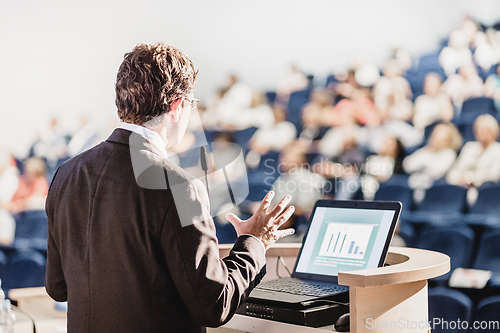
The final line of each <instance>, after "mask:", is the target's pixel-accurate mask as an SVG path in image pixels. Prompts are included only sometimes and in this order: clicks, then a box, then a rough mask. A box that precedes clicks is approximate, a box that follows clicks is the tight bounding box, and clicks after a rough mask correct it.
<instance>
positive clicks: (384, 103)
mask: <svg viewBox="0 0 500 333" xmlns="http://www.w3.org/2000/svg"><path fill="white" fill-rule="evenodd" d="M383 74H384V76H382V77H381V78H380V79H379V80H378V82H377V83H376V84H375V86H374V88H373V95H374V98H373V99H374V102H375V105H376V107H377V108H378V109H380V110H388V109H389V108H390V106H391V105H393V104H394V100H393V99H394V98H395V95H396V96H397V97H396V98H397V99H398V101H399V100H408V101H409V102H410V103H411V97H412V92H411V88H410V84H409V83H408V81H407V80H406V79H405V78H404V77H403V76H402V74H403V71H402V69H401V68H400V65H399V63H398V62H397V61H396V60H395V59H391V60H389V61H388V62H387V63H386V64H385V65H384V68H383ZM410 113H411V111H410Z"/></svg>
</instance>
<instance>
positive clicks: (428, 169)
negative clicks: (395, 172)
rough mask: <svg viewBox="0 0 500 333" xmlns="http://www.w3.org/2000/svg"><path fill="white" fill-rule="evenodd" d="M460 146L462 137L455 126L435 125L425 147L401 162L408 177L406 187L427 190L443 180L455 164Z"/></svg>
mask: <svg viewBox="0 0 500 333" xmlns="http://www.w3.org/2000/svg"><path fill="white" fill-rule="evenodd" d="M461 145H462V137H461V135H460V132H459V131H458V129H457V128H456V127H455V125H453V124H451V123H447V124H438V125H436V127H434V130H433V131H432V134H431V136H430V138H429V142H428V143H427V145H425V146H424V147H422V148H420V149H418V150H417V151H415V152H414V153H413V154H411V155H409V156H407V157H406V158H405V159H404V160H403V168H404V171H405V172H406V173H407V174H409V175H410V177H409V179H408V185H410V187H411V188H414V189H427V188H429V187H431V186H432V184H433V183H434V181H436V180H438V179H440V178H443V177H444V176H445V175H446V173H447V172H448V171H449V170H450V168H451V166H452V165H453V163H454V162H455V159H456V158H457V150H458V149H459V148H460V147H461Z"/></svg>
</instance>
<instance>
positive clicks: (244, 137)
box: [233, 127, 257, 152]
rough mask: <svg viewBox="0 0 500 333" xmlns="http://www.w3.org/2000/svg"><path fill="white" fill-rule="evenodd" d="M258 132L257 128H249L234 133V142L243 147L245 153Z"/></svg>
mask: <svg viewBox="0 0 500 333" xmlns="http://www.w3.org/2000/svg"><path fill="white" fill-rule="evenodd" d="M255 131H257V127H249V128H245V129H243V130H239V131H235V132H234V133H233V137H234V142H235V143H236V144H237V145H239V146H240V147H241V149H242V150H243V151H245V152H246V151H248V149H249V148H248V142H249V141H250V139H251V138H252V136H253V135H254V133H255Z"/></svg>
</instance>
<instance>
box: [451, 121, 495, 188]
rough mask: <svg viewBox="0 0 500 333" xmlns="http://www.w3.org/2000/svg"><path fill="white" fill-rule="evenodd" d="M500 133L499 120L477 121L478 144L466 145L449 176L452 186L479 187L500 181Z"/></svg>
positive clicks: (475, 142) (475, 132) (470, 143)
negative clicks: (498, 140) (499, 138)
mask: <svg viewBox="0 0 500 333" xmlns="http://www.w3.org/2000/svg"><path fill="white" fill-rule="evenodd" d="M499 132H500V127H499V125H498V122H497V120H496V119H495V118H494V117H493V116H491V115H489V114H484V115H481V116H479V117H478V118H477V119H476V120H475V122H474V136H475V138H476V141H469V142H467V143H466V144H465V145H464V146H463V148H462V150H461V152H460V155H459V156H458V159H457V161H456V163H455V164H454V165H453V167H452V169H451V170H450V172H449V173H448V175H447V176H446V179H447V180H448V182H449V183H450V184H456V185H462V186H475V187H479V186H481V185H483V184H484V183H486V182H497V181H500V143H499V142H497V141H496V140H497V139H498V135H499Z"/></svg>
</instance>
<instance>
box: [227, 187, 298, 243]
mask: <svg viewBox="0 0 500 333" xmlns="http://www.w3.org/2000/svg"><path fill="white" fill-rule="evenodd" d="M273 198H274V192H273V191H271V192H269V193H267V195H266V197H265V198H264V200H262V202H261V203H260V205H259V208H258V209H257V211H256V212H255V214H254V215H253V216H252V217H251V218H249V219H248V220H245V221H242V220H241V219H240V218H239V217H237V216H236V215H234V214H230V213H229V214H226V218H227V220H228V221H229V222H231V224H232V225H233V226H234V228H235V229H236V233H237V234H238V237H239V236H241V235H253V236H255V237H257V238H259V239H260V240H261V241H262V243H263V244H264V246H265V247H266V250H267V249H269V248H270V247H271V245H273V244H274V243H275V242H276V241H277V240H278V239H280V238H281V237H285V236H288V235H292V234H293V233H294V232H295V230H294V229H292V228H290V229H285V230H278V228H279V227H280V226H281V225H282V224H283V223H285V222H286V221H287V220H288V219H289V218H290V216H292V214H293V212H294V211H295V207H294V206H290V207H288V209H287V210H286V211H284V212H283V210H284V209H285V207H286V205H288V203H289V202H290V200H291V199H292V197H291V196H289V195H287V196H286V197H284V198H283V199H282V200H281V201H280V202H279V203H278V204H277V205H276V207H274V208H273V209H272V210H269V206H270V205H271V201H272V200H273Z"/></svg>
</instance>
